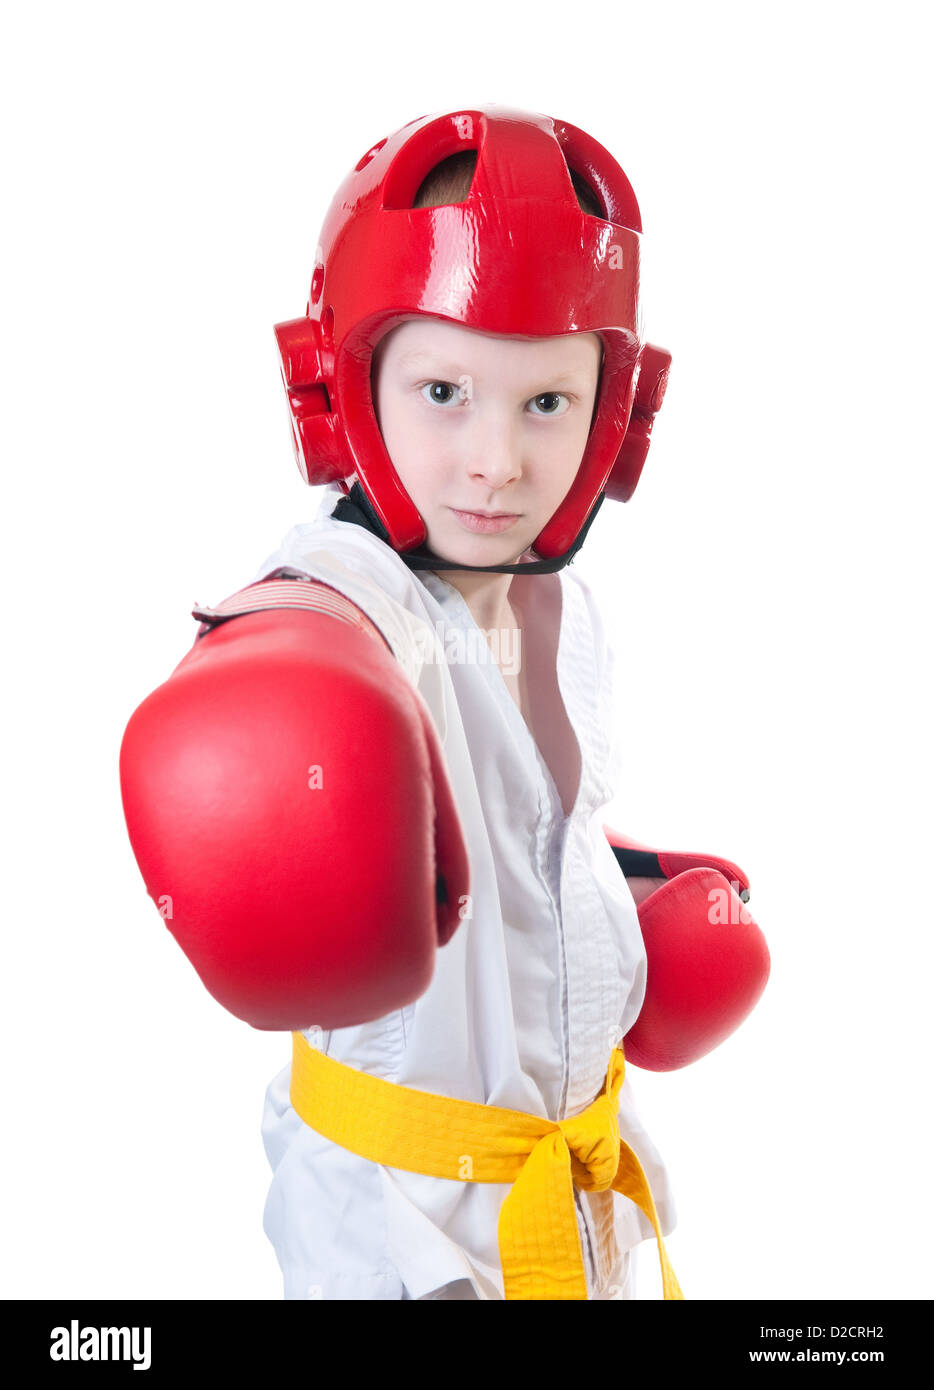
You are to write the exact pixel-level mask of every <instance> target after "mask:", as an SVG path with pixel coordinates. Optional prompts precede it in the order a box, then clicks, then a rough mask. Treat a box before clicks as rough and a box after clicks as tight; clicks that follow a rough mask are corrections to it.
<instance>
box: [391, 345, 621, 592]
mask: <svg viewBox="0 0 934 1390" xmlns="http://www.w3.org/2000/svg"><path fill="white" fill-rule="evenodd" d="M601 353H602V347H601V343H600V339H599V338H598V336H597V335H596V334H595V333H572V334H569V335H567V336H564V337H557V338H525V339H517V338H501V337H493V336H490V335H488V334H485V333H477V332H475V331H474V330H472V329H469V328H461V327H460V326H459V325H458V324H451V323H444V322H442V321H440V320H437V319H428V318H423V319H411V320H409V321H408V322H406V323H402V324H400V325H399V326H398V327H397V328H394V329H393V330H392V332H391V333H389V334H388V335H387V336H386V337H385V338H384V339H383V340H382V342H380V343H379V345H378V347H377V350H376V352H375V354H374V357H373V404H374V407H375V409H376V418H377V420H378V422H379V426H380V430H381V431H382V435H383V440H384V441H385V444H386V449H387V451H388V453H389V457H390V458H391V459H392V463H393V466H394V468H395V470H396V472H397V473H398V475H399V478H400V480H401V482H402V485H403V487H404V488H405V490H406V492H407V493H408V494H409V496H410V497H411V499H412V501H413V502H414V503H415V506H416V507H417V508H418V510H419V512H420V514H421V516H422V519H423V520H424V522H425V526H426V529H427V532H428V536H427V544H428V545H429V547H430V548H431V549H432V550H433V551H434V553H435V554H436V555H439V556H441V557H442V558H443V559H446V560H452V561H455V562H459V563H461V564H465V565H504V564H512V563H514V562H515V561H516V560H518V559H519V557H520V556H521V555H522V554H523V553H524V552H525V551H526V550H527V549H528V547H529V546H530V545H531V544H532V542H533V541H534V539H535V537H536V536H537V535H538V534H539V532H540V531H541V530H542V528H543V527H544V525H545V523H546V522H547V521H548V520H549V519H550V518H551V517H552V516H553V515H554V513H555V511H556V510H557V508H558V507H559V506H560V504H561V502H563V500H564V498H565V496H566V495H567V492H568V489H569V488H570V486H571V483H572V482H573V481H574V478H575V477H576V475H577V470H578V468H579V467H580V461H581V458H582V456H583V453H584V447H585V445H586V443H587V437H588V435H589V433H590V423H591V417H592V415H593V406H594V399H595V396H596V390H597V382H598V378H599V372H600V362H601ZM477 512H499V513H503V512H505V513H508V516H507V517H506V518H505V519H503V520H499V521H496V522H492V521H489V520H487V521H485V522H484V521H483V520H482V519H477V518H476V517H471V516H470V515H468V513H477Z"/></svg>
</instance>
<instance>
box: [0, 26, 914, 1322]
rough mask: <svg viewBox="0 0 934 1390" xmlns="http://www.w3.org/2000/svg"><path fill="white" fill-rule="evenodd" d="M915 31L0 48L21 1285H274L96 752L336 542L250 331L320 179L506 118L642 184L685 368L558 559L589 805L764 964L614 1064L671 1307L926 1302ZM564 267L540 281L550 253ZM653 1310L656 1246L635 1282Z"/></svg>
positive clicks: (289, 279) (496, 29)
mask: <svg viewBox="0 0 934 1390" xmlns="http://www.w3.org/2000/svg"><path fill="white" fill-rule="evenodd" d="M923 15H924V7H923V6H921V5H920V4H919V5H909V4H892V5H889V6H887V7H885V10H884V12H883V10H882V9H881V8H880V7H878V6H876V5H872V6H868V5H858V4H827V3H823V4H822V3H813V0H812V3H808V4H801V3H785V4H783V5H782V6H781V7H779V8H777V9H775V10H774V11H772V12H770V13H769V14H768V15H767V14H766V11H765V10H764V9H763V8H761V7H752V6H746V5H741V4H714V5H689V4H683V5H682V4H666V5H657V6H646V5H644V4H628V3H623V4H620V3H612V4H609V3H607V4H602V3H601V4H590V5H587V6H578V5H572V4H569V5H566V6H565V5H544V4H543V5H539V6H538V7H536V8H526V7H520V6H513V7H509V6H504V5H501V4H497V5H489V4H472V5H469V6H466V7H460V6H454V7H444V6H438V5H414V4H413V5H407V6H404V7H402V8H396V9H390V8H389V7H386V8H384V9H382V10H379V9H376V8H374V9H373V10H367V11H366V12H364V11H362V10H361V9H360V8H359V7H357V6H347V5H344V6H340V5H335V6H333V7H332V6H324V5H322V6H317V5H310V4H309V5H298V4H281V3H280V4H277V3H266V4H264V5H262V6H259V5H255V6H246V5H241V4H228V5H220V4H218V5H211V4H197V3H194V4H191V3H189V4H185V5H178V4H171V3H163V4H160V5H159V6H152V7H149V8H144V7H142V6H139V5H117V4H112V5H106V4H95V3H86V4H84V5H81V6H75V7H72V6H66V5H64V4H60V5H58V4H45V5H43V4H36V5H33V6H29V7H26V6H22V7H19V11H18V17H16V18H13V19H9V18H8V19H7V20H5V22H4V30H5V32H4V34H3V36H2V39H3V41H2V49H3V57H2V59H0V63H2V71H0V102H2V116H3V129H4V132H5V134H4V141H3V145H4V153H3V185H4V202H5V205H6V211H5V213H4V217H3V224H2V236H3V239H4V242H5V248H4V251H3V256H2V258H0V260H2V266H0V273H2V276H3V301H2V302H3V314H2V328H3V364H2V367H3V371H2V379H3V394H4V401H5V404H4V409H3V419H2V430H3V465H4V467H3V492H4V503H5V508H4V510H5V513H6V515H5V521H4V528H5V530H4V545H3V555H4V560H5V561H6V562H7V565H8V577H7V580H6V585H5V592H6V602H5V613H4V618H5V628H6V647H7V663H8V664H7V676H6V680H5V682H4V702H5V707H6V708H5V717H4V726H5V733H6V735H7V739H8V750H7V752H6V754H5V757H4V770H5V781H6V783H7V786H6V796H5V797H4V802H5V810H6V815H7V818H8V819H7V828H6V830H5V833H4V837H3V845H4V849H5V851H6V856H7V858H6V864H5V869H4V879H3V882H4V887H5V894H4V908H5V911H4V942H5V952H4V954H5V961H4V969H3V972H2V976H3V995H2V1011H0V1017H2V1022H3V1039H2V1055H3V1096H4V1112H5V1125H4V1134H5V1137H4V1144H3V1181H2V1191H3V1207H4V1210H3V1213H2V1219H3V1230H4V1242H3V1243H4V1258H3V1261H2V1275H0V1281H2V1282H0V1294H2V1295H3V1296H5V1297H7V1298H40V1297H54V1298H78V1297H82V1298H118V1297H124V1298H133V1299H135V1298H174V1297H179V1298H188V1299H198V1298H216V1297H219V1298H249V1299H278V1298H281V1294H282V1288H281V1281H280V1275H279V1269H278V1265H277V1263H276V1260H275V1255H274V1253H273V1250H272V1247H271V1245H269V1243H268V1242H267V1240H266V1237H265V1235H264V1233H263V1230H262V1211H263V1204H264V1201H265V1196H266V1190H267V1186H268V1182H269V1177H270V1174H269V1170H268V1167H267V1163H266V1158H265V1154H264V1152H263V1148H262V1143H261V1138H260V1117H261V1113H262V1102H263V1094H264V1090H265V1086H266V1084H267V1082H268V1081H269V1079H270V1078H271V1076H272V1075H273V1074H274V1073H275V1072H276V1071H278V1070H279V1069H280V1068H281V1067H282V1066H283V1065H285V1063H286V1062H287V1060H288V1057H289V1039H288V1037H287V1035H284V1034H262V1033H259V1032H255V1031H253V1030H251V1029H250V1028H248V1027H247V1026H246V1025H245V1024H242V1023H240V1022H238V1021H237V1020H236V1019H234V1018H233V1017H231V1016H230V1015H228V1014H226V1013H225V1012H224V1011H223V1010H222V1009H221V1008H220V1006H219V1005H217V1004H216V1003H215V1002H214V1001H213V1000H212V999H211V998H210V996H209V995H207V993H206V992H205V991H204V989H203V987H202V986H201V984H200V982H199V980H198V978H197V976H196V975H195V973H194V971H193V970H192V969H191V967H190V966H189V965H188V963H187V961H186V960H185V958H184V957H183V955H182V953H181V952H180V950H179V948H178V947H177V945H176V944H175V942H174V940H173V938H172V937H171V936H170V934H169V932H168V931H167V930H166V928H165V926H164V925H163V923H162V922H161V921H160V919H159V917H158V914H157V913H156V910H155V908H154V907H153V905H152V903H151V902H150V901H149V899H148V898H147V897H146V895H145V890H144V887H143V883H142V879H141V877H140V875H139V872H138V870H137V868H136V864H135V861H134V859H133V857H132V853H131V850H130V847H129V843H128V840H127V837H126V833H125V829H124V826H123V820H122V813H121V807H120V799H119V784H118V778H117V756H118V750H119V744H120V739H121V736H122V732H123V728H124V726H125V724H126V721H127V719H128V718H129V715H130V713H131V712H132V710H133V709H134V708H135V706H136V705H137V704H138V703H139V702H140V701H141V700H142V699H143V698H144V696H145V695H146V694H148V693H149V691H150V690H151V689H153V688H154V687H155V686H156V685H158V684H159V683H161V681H163V680H164V679H165V678H166V677H167V676H168V674H169V672H170V671H171V670H172V668H173V667H174V666H175V664H176V663H177V662H178V661H179V660H180V659H181V657H182V656H183V655H184V653H185V651H187V649H188V647H189V646H190V644H191V641H192V640H193V637H194V630H195V625H194V623H193V621H192V620H191V619H190V617H189V616H188V614H189V611H190V608H191V606H192V602H193V600H195V599H197V600H200V601H202V602H211V601H215V600H218V599H220V598H222V597H224V596H225V595H226V594H228V593H230V592H232V591H233V590H234V589H236V588H239V587H240V586H241V585H243V584H244V583H247V582H249V581H250V579H252V577H253V574H254V572H255V570H256V568H257V567H258V565H259V564H260V563H261V562H262V560H263V559H264V558H265V557H266V555H267V554H268V553H269V552H270V551H271V550H272V549H273V548H274V547H275V546H276V544H277V543H278V541H279V539H280V537H281V536H282V535H283V534H284V533H285V532H286V531H287V530H288V529H289V527H291V526H292V525H293V524H295V523H296V522H298V521H301V520H307V519H309V518H310V517H312V516H313V515H314V512H315V511H316V509H317V501H318V496H319V494H318V493H317V492H315V493H309V491H308V490H307V489H306V488H305V487H304V485H303V484H302V483H301V481H300V479H299V476H298V473H297V470H296V468H295V465H294V463H293V460H292V455H291V447H290V443H289V436H288V427H287V423H286V407H285V402H284V397H283V395H282V388H281V384H280V379H279V370H278V362H277V357H276V352H275V345H274V340H273V336H272V324H273V323H274V322H275V321H278V320H281V319H287V318H292V317H295V316H297V315H299V314H301V313H303V312H304V308H305V300H306V295H307V288H308V281H309V278H310V274H311V270H312V266H313V262H314V250H315V244H316V240H317V233H318V228H319V226H320V222H321V218H322V216H323V213H324V210H325V208H326V206H327V203H328V201H329V199H330V197H331V194H332V193H333V191H334V189H335V187H336V186H337V184H338V182H339V180H340V179H341V178H342V176H343V174H344V173H345V172H346V171H347V169H349V168H350V166H351V165H352V164H353V163H355V162H356V160H357V158H358V157H359V156H360V154H361V153H362V152H363V151H364V150H366V149H367V148H368V147H369V146H370V145H372V144H373V143H374V142H375V141H376V140H377V139H379V138H380V137H382V136H383V135H385V134H387V133H389V132H390V131H391V130H393V129H395V128H397V127H398V126H400V125H402V124H403V123H405V122H406V121H408V120H411V119H413V118H415V117H417V116H420V115H422V114H424V113H426V112H429V111H442V110H452V109H456V108H457V107H458V106H461V105H465V106H470V105H474V104H477V103H481V102H488V101H495V102H500V103H502V104H505V105H510V106H515V107H525V108H528V109H532V110H538V111H542V112H546V113H548V114H550V115H554V116H558V117H561V118H563V119H565V120H569V121H571V122H573V123H574V124H576V125H579V126H582V127H584V128H585V129H586V130H588V131H590V132H591V133H592V134H593V135H594V136H595V137H596V138H597V139H599V140H600V141H601V142H602V143H604V144H605V145H607V146H608V147H609V148H610V149H611V150H612V151H613V152H614V153H615V154H616V156H617V158H618V159H619V160H620V162H621V163H622V165H623V167H624V168H625V169H626V171H627V173H628V175H629V177H630V179H631V181H632V183H633V185H634V187H635V190H636V193H637V196H638V198H639V201H640V204H641V207H642V213H643V222H644V229H645V236H644V258H645V260H644V264H645V273H644V282H643V283H644V300H643V302H644V312H645V327H646V332H647V336H648V337H649V339H650V340H651V341H654V342H657V343H660V344H662V345H664V346H665V347H667V348H668V349H669V350H670V351H671V352H672V353H673V355H674V365H673V370H672V376H671V384H670V389H669V393H668V396H667V399H666V401H665V405H664V409H663V411H662V413H661V415H660V416H659V419H658V422H657V425H656V430H655V435H654V438H653V443H652V448H651V452H650V455H649V460H648V464H647V466H646V471H645V474H644V477H643V480H642V482H641V484H640V487H639V490H638V492H637V493H636V496H635V498H634V499H633V501H632V502H631V503H630V504H628V505H627V506H625V507H624V506H620V505H619V504H615V503H610V502H607V503H605V504H604V508H603V511H602V513H601V515H600V516H599V518H598V520H597V522H596V523H595V525H594V528H593V529H592V531H591V534H590V537H589V538H588V540H587V543H586V545H585V547H584V549H583V551H582V552H581V554H580V556H579V558H578V560H577V562H576V564H577V568H578V572H579V573H581V574H582V575H583V576H584V577H585V578H586V579H588V581H589V582H590V583H591V584H592V586H593V588H594V589H595V591H596V593H597V596H598V600H599V601H600V604H601V607H602V610H603V612H604V614H605V616H606V621H607V623H608V625H609V627H610V629H611V637H612V640H613V641H614V643H615V645H616V647H617V650H618V652H619V655H620V672H621V685H620V702H619V709H618V711H617V715H618V719H619V721H620V723H621V725H622V726H623V728H624V729H625V730H626V732H627V739H626V744H627V781H626V784H625V786H624V789H623V791H622V793H621V795H620V797H619V800H618V803H616V804H614V806H613V807H612V808H611V811H612V815H610V816H608V819H610V820H611V821H612V823H614V824H615V825H616V826H617V827H618V828H619V829H622V830H626V831H628V832H629V833H630V834H633V835H635V836H636V837H637V838H639V839H642V840H647V841H650V842H652V843H655V844H658V845H661V846H665V847H668V848H678V849H696V850H702V851H705V852H714V853H720V854H723V855H726V856H727V857H729V858H731V859H733V860H735V861H736V862H737V863H739V864H740V865H741V866H742V867H743V868H744V869H745V870H746V872H747V873H748V874H749V876H750V879H751V882H752V898H751V902H750V907H751V909H752V910H753V911H754V913H755V915H756V917H757V920H758V921H759V922H760V924H761V925H762V927H763V929H764V931H765V933H766V936H767V938H768V941H769V944H770V948H771V951H772V962H773V966H772V976H771V981H770V983H769V986H768V988H767V991H766V993H765V995H764V996H763V999H762V1001H761V1003H760V1005H759V1007H758V1008H757V1010H756V1011H755V1013H754V1014H753V1016H752V1017H751V1018H750V1019H749V1020H748V1022H747V1023H746V1024H745V1025H744V1026H743V1027H742V1029H741V1030H740V1031H739V1032H738V1033H737V1034H735V1035H734V1037H733V1038H732V1039H730V1040H729V1041H728V1042H727V1043H726V1044H724V1045H723V1046H722V1047H721V1048H719V1049H718V1050H717V1051H716V1052H715V1053H713V1054H711V1055H710V1056H709V1057H707V1058H706V1059H704V1060H703V1061H701V1062H699V1063H697V1064H695V1065H694V1066H692V1067H690V1068H687V1069H685V1070H684V1071H682V1072H678V1073H672V1074H668V1075H653V1074H649V1073H646V1072H635V1071H633V1073H632V1075H633V1081H634V1087H635V1093H636V1097H637V1100H638V1102H639V1104H640V1108H641V1110H642V1114H643V1118H644V1119H645V1122H646V1124H647V1127H648V1129H649V1131H650V1133H652V1135H653V1137H654V1138H655V1140H656V1143H657V1144H658V1146H659V1148H660V1150H661V1152H662V1153H663V1155H664V1156H665V1158H666V1161H667V1163H668V1166H669V1169H670V1172H671V1174H672V1180H673V1183H674V1185H675V1190H676V1194H677V1200H678V1210H679V1218H680V1220H679V1225H678V1228H677V1230H676V1232H675V1233H674V1234H673V1235H672V1236H671V1237H670V1239H669V1242H668V1246H669V1252H670V1254H671V1257H672V1261H673V1264H674V1267H675V1269H676V1270H677V1273H678V1276H679V1278H680V1280H681V1283H682V1285H683V1287H684V1290H685V1293H686V1295H687V1296H688V1297H689V1298H712V1299H747V1298H760V1297H761V1298H771V1297H779V1298H800V1299H804V1298H816V1299H825V1298H833V1297H841V1298H861V1297H876V1298H896V1299H908V1298H917V1297H921V1296H923V1297H930V1296H931V1294H932V1292H934V1289H932V1276H931V1272H930V1266H931V1257H930V1248H929V1247H930V1237H931V1203H930V1196H929V1182H928V1175H929V1172H930V1166H931V1151H930V1145H929V1139H928V1131H929V1128H930V1100H929V1097H930V1089H931V1086H930V1080H929V1075H928V1062H929V1056H930V1050H931V1048H930V1044H931V1031H930V1027H929V1018H930V1014H931V1009H932V997H931V974H932V972H931V947H930V938H931V916H932V914H931V909H930V867H929V866H930V843H931V818H930V815H929V805H930V791H929V784H930V772H931V761H930V751H931V750H930V737H929V723H930V702H931V690H930V682H929V671H928V668H929V665H930V650H929V647H930V637H929V614H930V570H929V566H928V560H927V551H928V547H929V544H930V529H931V528H930V521H929V515H930V508H931V502H932V490H931V483H930V467H931V446H930V442H929V415H930V408H929V401H930V392H929V382H930V375H931V373H930V366H931V358H930V352H929V341H930V315H931V295H930V289H931V276H930V270H929V260H928V254H929V251H928V248H929V244H930V238H931V227H930V196H929V184H930V158H929V150H930V110H929V108H928V106H927V104H926V99H925V97H924V93H925V90H926V89H927V87H928V82H929V74H928V71H927V69H928V66H929V62H928V57H927V53H928V46H927V43H926V41H925V35H924V33H923V28H924V24H923V19H922V17H923ZM542 274H543V277H547V265H543V267H542ZM658 1294H659V1281H658V1273H657V1260H656V1258H655V1254H654V1247H653V1246H651V1245H648V1244H647V1245H644V1246H642V1247H641V1250H640V1296H641V1297H643V1298H655V1297H657V1296H658Z"/></svg>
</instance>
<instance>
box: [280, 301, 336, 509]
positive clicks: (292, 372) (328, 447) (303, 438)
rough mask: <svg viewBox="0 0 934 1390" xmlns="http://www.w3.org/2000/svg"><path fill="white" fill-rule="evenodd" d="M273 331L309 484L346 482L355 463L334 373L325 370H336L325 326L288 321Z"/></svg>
mask: <svg viewBox="0 0 934 1390" xmlns="http://www.w3.org/2000/svg"><path fill="white" fill-rule="evenodd" d="M273 331H274V333H275V335H276V343H277V345H278V348H279V358H280V363H281V369H282V384H283V386H284V387H285V394H286V398H287V400H288V403H289V420H290V423H291V426H292V448H293V450H294V452H295V461H296V463H297V464H298V470H299V472H300V473H301V475H302V477H303V478H304V480H305V482H306V483H308V485H309V486H310V487H317V486H320V485H322V484H325V483H334V482H338V483H343V482H344V479H345V478H346V477H348V475H349V474H351V473H352V472H353V470H354V464H353V458H352V456H351V453H350V449H349V448H348V446H347V441H346V438H345V436H344V432H343V430H342V429H341V428H340V425H339V420H338V415H337V412H336V411H334V410H333V408H332V401H331V393H330V391H329V390H328V380H329V377H330V376H331V372H329V371H328V370H326V368H327V367H331V368H332V370H333V367H332V364H333V351H331V350H330V344H329V343H328V341H327V338H326V325H324V324H322V323H319V322H318V320H317V319H310V318H300V319H288V320H287V321H286V322H285V323H277V324H276V325H275V327H274V329H273ZM344 490H345V491H346V490H347V489H346V487H345V489H344Z"/></svg>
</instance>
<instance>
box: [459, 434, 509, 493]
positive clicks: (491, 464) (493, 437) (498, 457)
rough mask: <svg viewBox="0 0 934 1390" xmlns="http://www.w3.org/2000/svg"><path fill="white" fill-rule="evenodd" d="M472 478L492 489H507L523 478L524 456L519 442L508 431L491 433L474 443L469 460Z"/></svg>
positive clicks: (475, 440)
mask: <svg viewBox="0 0 934 1390" xmlns="http://www.w3.org/2000/svg"><path fill="white" fill-rule="evenodd" d="M469 471H470V475H471V477H472V478H474V479H475V480H476V481H478V482H483V483H486V484H487V486H489V487H491V488H501V487H505V486H506V484H507V483H511V482H514V481H515V480H516V479H517V478H520V477H521V476H522V454H521V448H520V446H519V443H518V441H516V440H513V439H511V438H510V437H509V433H508V431H502V430H500V431H490V432H487V433H485V434H483V435H481V436H478V437H477V438H476V439H474V440H473V441H472V448H471V453H470V459H469Z"/></svg>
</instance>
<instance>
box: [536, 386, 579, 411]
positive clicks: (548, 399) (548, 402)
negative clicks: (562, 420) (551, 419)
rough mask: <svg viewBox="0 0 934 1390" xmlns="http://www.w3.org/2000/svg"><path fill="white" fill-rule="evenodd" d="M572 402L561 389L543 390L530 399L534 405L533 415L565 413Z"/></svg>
mask: <svg viewBox="0 0 934 1390" xmlns="http://www.w3.org/2000/svg"><path fill="white" fill-rule="evenodd" d="M570 404H571V402H570V401H569V400H568V398H567V396H565V395H562V393H561V392H560V391H543V392H542V394H541V395H540V396H533V397H532V399H531V400H530V401H529V405H530V406H534V407H535V408H534V410H533V411H532V414H533V415H563V414H564V412H565V411H566V410H567V408H568V406H569V405H570Z"/></svg>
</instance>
